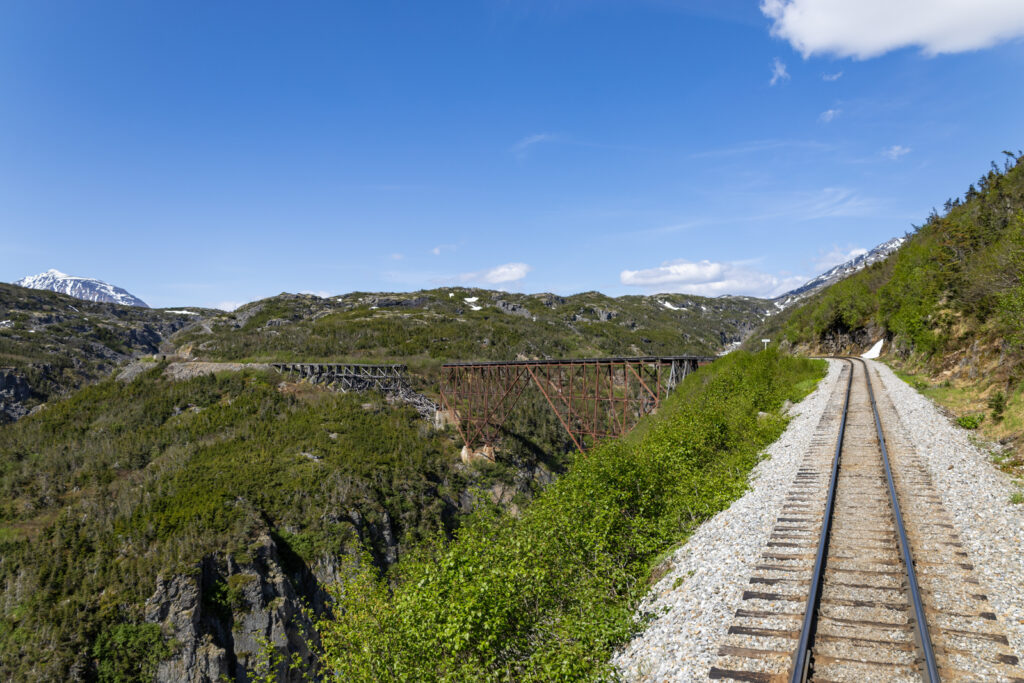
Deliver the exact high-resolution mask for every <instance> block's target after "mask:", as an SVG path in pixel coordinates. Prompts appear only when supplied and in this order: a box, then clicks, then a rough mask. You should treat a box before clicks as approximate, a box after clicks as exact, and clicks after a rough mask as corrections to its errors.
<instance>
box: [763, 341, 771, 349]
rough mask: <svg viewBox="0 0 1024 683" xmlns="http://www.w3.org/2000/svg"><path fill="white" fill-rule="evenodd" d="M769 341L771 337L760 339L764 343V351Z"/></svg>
mask: <svg viewBox="0 0 1024 683" xmlns="http://www.w3.org/2000/svg"><path fill="white" fill-rule="evenodd" d="M770 341H771V339H762V340H761V343H762V344H764V350H765V351H767V350H768V342H770Z"/></svg>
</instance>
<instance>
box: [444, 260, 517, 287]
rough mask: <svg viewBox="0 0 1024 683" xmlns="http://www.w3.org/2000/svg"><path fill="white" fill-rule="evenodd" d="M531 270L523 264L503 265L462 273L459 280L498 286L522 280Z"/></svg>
mask: <svg viewBox="0 0 1024 683" xmlns="http://www.w3.org/2000/svg"><path fill="white" fill-rule="evenodd" d="M531 270H533V268H532V267H531V266H529V265H527V264H525V263H504V264H502V265H500V266H495V267H494V268H488V269H487V270H480V271H477V272H474V273H463V274H462V275H460V276H459V278H460V279H461V280H462V281H464V282H485V283H487V284H491V285H500V284H505V283H508V282H517V281H519V280H522V279H523V278H524V277H526V274H527V273H529V272H530V271H531Z"/></svg>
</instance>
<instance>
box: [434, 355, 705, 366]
mask: <svg viewBox="0 0 1024 683" xmlns="http://www.w3.org/2000/svg"><path fill="white" fill-rule="evenodd" d="M713 360H715V359H714V358H713V357H711V356H615V357H610V358H545V359H542V360H490V361H464V362H459V363H445V364H444V365H442V366H441V367H443V368H459V367H478V366H498V365H500V366H508V365H609V364H612V363H661V364H668V363H672V362H679V361H696V362H698V363H710V362H712V361H713Z"/></svg>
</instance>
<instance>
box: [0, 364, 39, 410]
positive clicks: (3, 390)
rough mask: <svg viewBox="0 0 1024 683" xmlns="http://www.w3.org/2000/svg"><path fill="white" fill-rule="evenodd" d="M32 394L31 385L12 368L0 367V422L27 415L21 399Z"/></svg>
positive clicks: (25, 398)
mask: <svg viewBox="0 0 1024 683" xmlns="http://www.w3.org/2000/svg"><path fill="white" fill-rule="evenodd" d="M30 396H32V387H30V386H29V384H28V380H26V379H25V377H24V375H22V374H21V373H19V372H18V371H16V370H15V369H14V368H0V424H2V423H4V422H10V421H13V420H17V419H18V418H21V417H24V416H25V415H28V412H29V409H28V408H27V407H25V405H23V401H25V400H27V399H28V398H29V397H30Z"/></svg>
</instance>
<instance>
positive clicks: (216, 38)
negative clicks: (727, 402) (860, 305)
mask: <svg viewBox="0 0 1024 683" xmlns="http://www.w3.org/2000/svg"><path fill="white" fill-rule="evenodd" d="M956 4H958V3H943V4H942V8H941V9H937V6H936V5H935V4H934V3H931V2H929V1H928V0H888V1H882V0H862V1H861V2H857V3H843V2H836V1H835V0H764V1H763V2H762V3H760V4H759V3H758V2H757V1H754V2H732V1H728V0H719V1H713V0H707V1H705V0H560V1H555V0H549V1H547V2H542V1H540V0H475V1H465V2H461V1H458V0H448V1H446V2H443V3H423V2H392V1H390V0H374V1H373V2H340V1H339V2H303V3H276V2H245V3H242V2H209V1H206V0H204V1H202V2H198V1H197V2H186V1H182V2H174V3H150V2H134V1H129V0H124V1H123V2H113V1H111V2H92V3H83V2H78V1H77V0H75V1H69V2H50V1H46V0H29V1H27V2H17V1H8V2H5V3H3V5H2V6H0V254H3V258H0V280H3V281H14V280H16V279H18V278H20V277H22V276H25V275H28V274H33V273H37V272H40V271H43V270H46V269H48V268H57V269H60V270H62V271H64V272H67V273H71V274H75V275H86V276H92V277H98V278H101V279H104V280H107V281H108V282H111V283H113V284H116V285H119V286H122V287H125V288H126V289H128V290H129V291H131V292H133V293H134V294H136V295H138V296H140V297H141V298H142V299H144V300H146V301H147V302H149V303H150V305H153V306H179V305H208V306H216V305H222V306H231V305H235V304H237V303H240V302H245V301H249V300H252V299H256V298H260V297H264V296H269V295H273V294H276V293H278V292H281V291H292V292H295V291H311V292H316V293H329V294H338V293H343V292H348V291H354V290H362V291H378V290H391V291H405V290H413V289H419V288H429V287H436V286H441V285H452V284H462V285H480V286H487V287H493V288H506V289H511V290H518V291H530V292H535V291H555V292H558V293H562V294H570V293H573V292H578V291H584V290H590V289H597V290H601V291H604V292H606V293H610V294H615V295H618V294H625V293H648V292H654V291H687V292H693V293H698V294H707V295H717V294H724V293H732V294H759V295H770V294H774V293H778V292H780V291H783V290H784V289H786V288H788V287H789V286H791V285H793V284H796V283H799V282H800V281H802V280H804V279H806V278H808V277H811V276H813V275H815V274H817V273H818V272H820V271H821V270H822V269H824V268H825V267H827V266H829V265H832V264H833V263H835V262H837V261H838V260H839V259H841V257H843V256H845V255H848V254H850V253H851V252H852V251H853V250H855V249H858V248H866V247H871V246H873V245H875V244H877V243H879V242H882V241H884V240H886V239H888V238H889V237H893V236H896V235H901V234H903V233H904V232H906V231H908V230H910V229H911V226H912V224H915V223H917V224H919V223H921V222H923V221H924V220H925V218H926V216H927V215H928V213H929V212H930V211H931V209H932V207H939V208H941V206H942V204H943V202H944V201H945V200H946V198H948V197H953V196H956V195H958V194H962V193H963V192H964V190H965V189H966V188H967V186H968V184H970V183H971V182H973V181H975V180H976V179H977V178H978V176H980V175H982V174H983V173H984V172H986V170H987V169H988V167H989V162H990V161H991V160H994V159H1000V160H1001V159H1002V155H1001V151H1002V150H1004V149H1011V150H1014V151H1016V150H1017V149H1020V148H1022V147H1024V117H1022V116H1021V113H1020V112H1021V111H1024V88H1022V87H1021V86H1022V84H1024V79H1022V77H1021V74H1022V73H1024V41H1022V40H1021V36H1022V35H1024V3H1020V2H1019V1H1018V0H976V1H975V2H972V3H959V4H961V5H963V6H964V7H966V8H967V9H966V10H964V9H959V8H957V7H947V5H956ZM1000 163H1001V162H1000Z"/></svg>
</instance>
